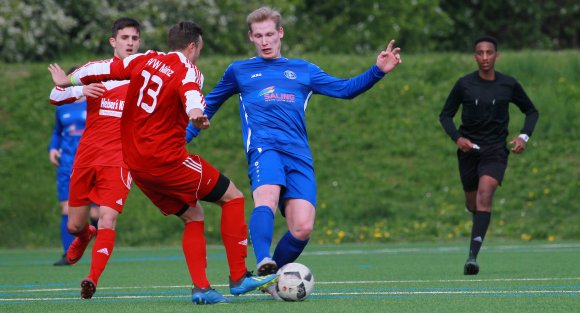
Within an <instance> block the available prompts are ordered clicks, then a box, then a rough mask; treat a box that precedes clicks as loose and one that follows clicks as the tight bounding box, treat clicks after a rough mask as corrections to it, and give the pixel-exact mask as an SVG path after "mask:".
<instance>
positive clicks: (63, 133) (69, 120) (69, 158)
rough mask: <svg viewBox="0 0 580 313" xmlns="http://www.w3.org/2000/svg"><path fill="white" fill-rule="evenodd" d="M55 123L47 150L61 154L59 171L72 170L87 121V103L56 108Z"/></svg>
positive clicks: (76, 103)
mask: <svg viewBox="0 0 580 313" xmlns="http://www.w3.org/2000/svg"><path fill="white" fill-rule="evenodd" d="M55 115H56V121H55V123H54V130H53V131H52V137H51V138H50V145H49V147H48V149H49V150H51V149H57V150H60V152H61V157H60V161H59V163H60V165H59V171H60V170H68V171H69V172H70V169H72V165H73V161H74V157H75V153H76V152H77V147H78V145H79V141H80V140H81V135H82V134H83V132H84V130H85V121H86V119H87V102H86V101H82V102H75V103H70V104H64V105H60V106H58V107H56V114H55Z"/></svg>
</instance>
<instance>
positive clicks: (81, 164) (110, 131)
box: [50, 18, 140, 299]
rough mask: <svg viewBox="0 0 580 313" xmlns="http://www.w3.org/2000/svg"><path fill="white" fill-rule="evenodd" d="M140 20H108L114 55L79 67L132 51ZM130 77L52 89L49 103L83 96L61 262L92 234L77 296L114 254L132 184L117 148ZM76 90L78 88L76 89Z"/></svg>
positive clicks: (72, 258) (90, 287) (89, 289)
mask: <svg viewBox="0 0 580 313" xmlns="http://www.w3.org/2000/svg"><path fill="white" fill-rule="evenodd" d="M139 34H140V26H139V22H137V21H136V20H134V19H132V18H120V19H118V20H116V21H115V22H114V23H113V27H112V35H111V37H110V38H109V43H110V44H111V46H112V47H113V51H114V57H113V58H112V59H109V60H103V61H95V62H89V63H87V64H85V65H84V66H92V65H95V64H99V65H105V64H111V63H113V62H115V61H117V60H118V61H121V60H122V59H125V58H126V57H128V56H130V55H133V54H135V53H137V51H138V50H139V45H140V36H139ZM128 87H129V81H128V80H125V81H109V82H103V83H102V84H92V85H89V86H85V87H82V88H81V87H71V88H66V89H63V88H59V87H56V88H54V89H53V91H52V92H51V95H50V102H51V103H52V104H55V105H60V104H64V103H70V102H73V101H75V100H76V99H77V98H78V97H80V96H82V95H86V96H87V121H86V129H85V132H84V133H83V136H82V138H81V141H80V143H79V147H78V150H77V153H76V156H75V161H74V164H73V171H72V174H71V181H70V198H69V203H70V209H69V222H68V230H69V232H70V233H71V234H73V235H75V236H76V238H75V240H74V241H73V243H72V244H71V246H70V248H69V250H68V252H67V255H66V261H67V262H68V263H70V264H74V263H76V262H78V260H79V259H80V258H81V257H82V255H83V253H84V251H85V249H86V247H87V245H88V244H89V242H90V240H91V239H92V238H93V237H95V235H96V240H95V244H94V245H93V250H92V259H91V267H90V272H89V275H88V276H87V277H86V278H85V279H84V280H83V281H82V282H81V297H82V298H84V299H90V298H91V297H92V296H93V294H94V293H95V291H96V286H97V283H98V280H99V278H100V276H101V274H102V272H103V271H104V269H105V267H106V265H107V262H108V261H109V258H110V256H111V253H112V252H113V247H114V244H115V235H116V232H115V225H116V222H117V216H118V215H119V213H121V212H122V211H123V206H124V205H125V200H126V199H127V195H128V193H129V189H130V188H131V175H130V174H129V170H128V168H127V166H126V165H125V163H124V162H123V155H122V150H121V132H120V127H121V116H122V114H123V108H124V102H125V94H126V92H127V89H128ZM79 88H81V89H79ZM91 202H92V203H96V204H98V205H99V206H100V207H99V222H98V227H99V230H98V235H97V230H96V229H95V227H93V226H90V225H89V224H88V223H87V216H88V214H89V211H88V208H89V204H90V203H91Z"/></svg>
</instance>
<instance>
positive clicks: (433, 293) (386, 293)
mask: <svg viewBox="0 0 580 313" xmlns="http://www.w3.org/2000/svg"><path fill="white" fill-rule="evenodd" d="M495 294H503V295H513V294H517V295H522V294H524V295H525V294H528V295H553V294H559V295H566V294H571V295H576V294H579V295H580V290H496V291H494V290H470V291H466V290H457V291H455V290H450V291H365V292H315V293H312V295H313V296H361V295H363V296H365V295H371V296H374V295H376V296H415V295H431V296H445V295H495ZM225 296H226V297H233V296H232V295H225ZM186 297H187V296H185V295H159V296H155V295H145V296H98V297H95V299H98V300H125V299H170V298H176V299H178V298H186ZM242 297H252V298H254V297H265V295H261V294H249V295H242ZM70 300H78V301H87V300H82V299H79V298H78V297H53V298H52V297H51V298H0V303H2V302H14V301H70Z"/></svg>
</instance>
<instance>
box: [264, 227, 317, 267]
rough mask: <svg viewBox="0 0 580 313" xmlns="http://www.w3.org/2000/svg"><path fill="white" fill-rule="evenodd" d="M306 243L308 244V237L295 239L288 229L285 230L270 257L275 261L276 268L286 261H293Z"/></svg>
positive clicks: (286, 262)
mask: <svg viewBox="0 0 580 313" xmlns="http://www.w3.org/2000/svg"><path fill="white" fill-rule="evenodd" d="M306 244H308V239H306V240H300V239H296V238H294V236H292V234H291V233H290V231H287V232H286V233H285V234H284V236H282V238H281V239H280V241H279V242H278V245H277V246H276V250H274V257H273V258H272V259H273V260H274V261H276V265H278V268H281V267H282V266H284V265H286V264H288V263H292V262H294V261H295V260H296V259H297V258H298V257H299V256H300V254H301V253H302V251H304V248H305V247H306Z"/></svg>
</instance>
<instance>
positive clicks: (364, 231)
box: [0, 51, 580, 247]
mask: <svg viewBox="0 0 580 313" xmlns="http://www.w3.org/2000/svg"><path fill="white" fill-rule="evenodd" d="M291 56H292V55H290V57H291ZM303 57H304V58H305V59H307V60H309V61H312V62H314V63H316V64H318V65H320V67H321V68H323V69H324V70H325V71H326V72H328V73H329V74H331V75H335V76H337V77H350V76H353V75H356V74H358V73H360V72H362V71H364V70H365V69H367V68H368V67H369V66H370V65H371V64H373V63H374V62H375V55H364V56H358V57H353V56H352V55H330V56H329V55H321V54H310V55H305V56H303ZM94 58H95V57H94V56H93V57H91V58H90V59H94ZM83 61H85V59H83V60H79V59H75V60H71V59H67V60H64V61H62V62H60V63H61V65H62V66H64V67H68V66H71V65H73V64H77V63H82V62H83ZM231 61H232V59H230V58H223V57H214V56H211V55H204V56H203V57H202V58H201V60H200V63H199V66H200V69H201V70H202V72H203V73H204V75H205V86H204V92H206V93H207V92H209V91H210V90H211V89H212V88H213V86H214V85H215V84H216V83H217V81H218V80H219V79H220V77H221V75H222V73H223V71H224V70H225V68H226V67H227V65H228V64H229V63H230V62H231ZM403 62H404V63H403V64H402V65H401V66H400V67H398V68H397V69H396V70H395V71H394V72H393V73H390V74H388V75H387V76H386V77H385V78H384V79H383V80H382V81H380V82H379V83H378V84H377V85H376V86H375V87H374V88H373V89H371V90H369V91H367V92H366V93H364V94H362V95H360V96H359V97H357V98H356V99H354V100H350V101H347V100H338V99H332V98H328V97H323V96H314V97H312V98H311V100H310V102H309V105H308V109H307V123H308V132H309V138H310V143H311V146H312V150H313V154H314V160H315V169H316V172H317V182H318V187H319V189H318V208H317V210H318V212H317V220H316V227H315V231H314V234H313V237H312V241H313V242H321V243H334V242H359V241H365V242H366V241H371V242H372V241H376V242H388V241H401V240H402V241H415V240H442V241H443V240H454V239H456V238H460V237H466V236H468V235H469V231H470V227H471V220H470V218H469V216H468V214H467V213H465V212H464V205H463V202H464V200H463V191H462V189H461V184H460V182H459V177H458V176H459V175H458V171H457V161H456V158H455V145H454V144H453V142H452V141H451V140H450V139H449V138H447V136H446V135H445V133H444V131H443V130H442V128H441V126H440V125H439V121H438V115H439V112H440V110H441V108H442V106H443V103H444V101H445V98H446V97H447V95H448V93H449V91H450V90H451V88H452V86H453V84H454V83H455V81H456V80H457V79H458V78H459V77H460V76H462V75H464V74H466V73H468V72H471V71H473V70H475V68H476V65H475V62H474V61H473V58H472V56H471V55H469V54H457V53H430V54H415V55H407V54H403ZM46 67H47V65H46V64H37V63H33V64H1V65H0V81H2V84H0V125H2V127H0V164H2V166H0V238H10V240H2V241H1V242H0V246H2V247H22V246H30V247H34V246H57V245H58V231H59V229H58V223H59V221H60V219H59V215H60V212H59V207H58V203H57V200H56V194H55V170H54V168H53V167H52V166H51V165H50V163H49V161H48V155H47V145H48V142H49V139H50V134H51V131H52V126H53V123H54V108H53V107H52V106H51V105H49V104H48V100H47V98H48V94H49V91H50V88H51V86H52V83H51V81H50V77H49V75H48V73H47V70H46ZM497 68H498V70H499V71H501V72H504V73H506V74H509V75H512V76H514V77H516V78H517V79H518V80H519V81H520V82H521V83H522V85H523V86H524V88H525V90H526V92H527V93H528V95H529V96H530V98H531V99H532V100H533V101H534V103H535V104H536V105H537V107H538V109H539V111H540V120H539V123H538V126H537V128H536V131H535V133H534V135H533V137H532V139H531V141H530V143H529V146H528V149H527V150H526V152H525V153H524V154H522V155H514V154H512V155H511V156H510V160H509V167H508V171H507V173H506V179H505V181H504V183H503V185H502V187H501V188H499V189H498V190H497V192H496V196H495V202H494V215H493V220H492V226H491V230H490V234H491V235H496V236H499V237H503V238H516V239H523V240H530V239H547V240H554V239H578V238H580V228H578V225H580V215H579V214H578V212H577V211H578V203H577V201H578V196H577V194H578V189H579V187H580V162H579V161H578V155H580V148H579V147H578V145H576V144H574V143H575V140H576V139H577V138H578V137H579V133H578V127H577V121H578V120H580V101H579V99H580V95H579V90H578V86H580V77H579V76H578V75H577V73H579V72H580V56H579V54H578V51H562V52H546V51H522V52H503V53H502V54H501V58H500V59H499V60H498V63H497ZM522 123H523V115H522V114H521V113H520V112H519V111H518V110H517V108H515V106H514V107H513V110H512V112H511V123H510V135H511V136H515V135H516V134H517V133H518V131H519V129H520V128H521V126H522ZM242 147H243V145H242V138H241V134H240V121H239V113H238V105H237V100H236V97H232V98H231V99H230V100H229V101H228V102H227V103H225V104H224V105H223V106H222V109H221V110H220V112H219V113H218V114H217V115H216V116H215V118H214V119H213V120H212V127H211V128H210V129H208V130H206V131H204V132H203V133H202V134H201V136H199V138H197V139H195V140H194V141H193V142H192V143H190V144H189V145H188V148H189V150H190V151H192V152H195V153H199V154H201V155H203V156H204V158H206V159H207V160H208V161H210V162H211V163H212V164H214V165H215V166H216V167H217V168H219V169H220V170H221V171H223V172H224V174H225V175H227V176H228V177H230V178H231V179H232V180H233V181H234V182H235V184H236V185H237V186H238V187H239V188H240V189H241V190H242V191H243V192H244V193H245V195H246V218H249V214H250V211H251V208H252V200H251V196H250V186H249V183H248V178H247V172H246V171H247V165H246V160H245V156H244V153H243V148H242ZM205 207H206V231H207V234H208V241H209V242H215V243H217V242H220V241H221V239H220V232H219V218H220V208H219V207H217V206H215V205H212V204H207V205H205ZM284 223H285V220H284V219H283V218H281V217H280V216H279V215H278V216H277V218H276V232H277V233H276V237H275V238H279V236H280V235H281V234H282V232H283V231H284V229H285V228H286V227H285V225H284ZM182 227H183V226H182V225H181V222H180V221H179V219H177V218H174V217H163V216H162V215H161V214H160V213H159V212H158V210H157V209H156V208H155V207H154V206H153V205H152V204H151V202H150V201H149V200H148V199H146V198H145V197H144V195H143V194H142V193H141V192H140V191H139V190H138V188H137V187H133V190H132V191H131V193H130V195H129V198H128V201H127V205H126V207H125V212H123V214H121V215H120V217H119V222H118V224H117V229H118V230H119V232H118V240H119V243H120V244H126V245H144V244H145V245H146V244H167V243H177V242H179V240H180V239H181V234H182Z"/></svg>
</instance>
